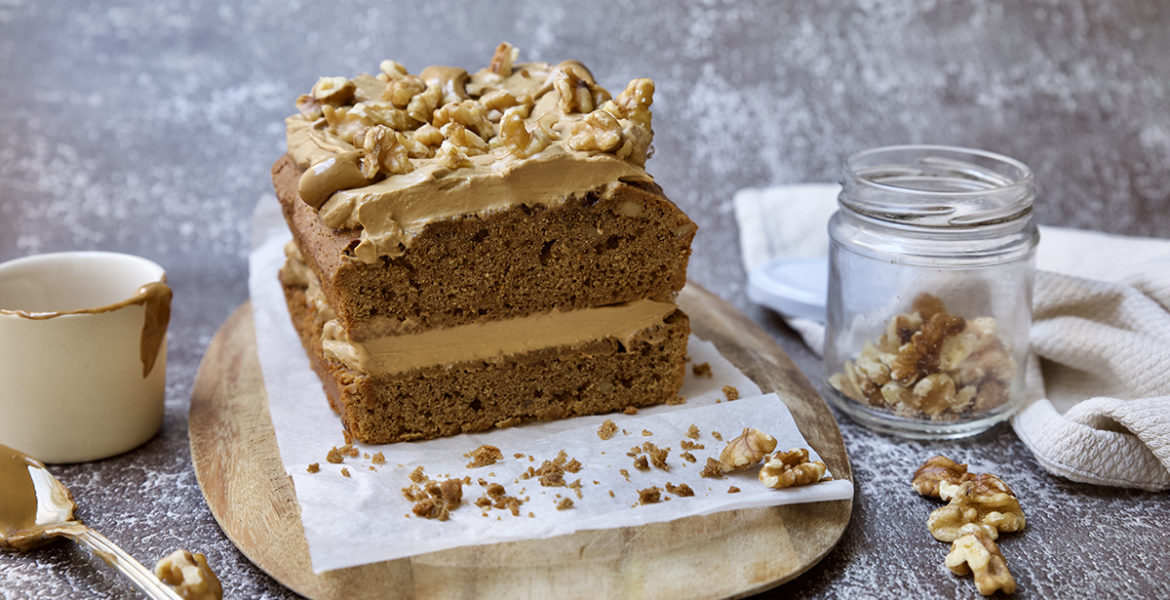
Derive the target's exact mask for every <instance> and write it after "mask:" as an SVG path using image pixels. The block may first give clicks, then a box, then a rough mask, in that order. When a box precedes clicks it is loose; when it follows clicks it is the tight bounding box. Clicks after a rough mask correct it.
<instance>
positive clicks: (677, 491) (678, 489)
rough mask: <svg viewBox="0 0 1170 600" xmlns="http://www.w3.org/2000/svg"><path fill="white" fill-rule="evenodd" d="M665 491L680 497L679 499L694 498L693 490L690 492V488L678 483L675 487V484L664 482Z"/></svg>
mask: <svg viewBox="0 0 1170 600" xmlns="http://www.w3.org/2000/svg"><path fill="white" fill-rule="evenodd" d="M666 491H667V492H668V493H671V494H674V495H675V496H680V497H686V496H694V495H695V490H692V489H691V486H689V485H687V484H685V483H680V484H678V485H675V484H673V483H671V482H669V481H668V482H666Z"/></svg>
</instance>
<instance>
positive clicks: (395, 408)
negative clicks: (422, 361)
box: [284, 283, 690, 444]
mask: <svg viewBox="0 0 1170 600" xmlns="http://www.w3.org/2000/svg"><path fill="white" fill-rule="evenodd" d="M284 292H285V297H286V299H287V300H288V307H289V313H290V314H291V316H292V321H293V325H294V326H295V327H296V330H297V333H298V334H299V335H300V337H301V343H302V344H303V345H304V347H305V350H306V352H307V353H308V355H309V358H310V361H311V362H312V365H313V370H314V371H316V373H317V375H318V376H319V377H320V378H321V382H322V384H323V387H324V389H325V393H326V395H327V396H328V397H329V403H330V405H331V406H332V407H333V410H334V411H335V412H337V413H338V415H340V417H341V422H342V425H343V426H344V428H345V437H346V441H354V440H356V441H360V442H363V443H368V444H385V443H391V442H400V441H407V440H422V439H432V438H436V437H443V436H448V435H455V434H459V433H467V432H473V431H484V430H487V429H491V428H494V427H509V426H512V425H519V424H521V423H525V422H529V421H550V420H555V419H563V418H567V417H575V416H581V415H592V414H601V413H607V412H613V411H619V410H623V409H625V408H626V407H630V406H633V407H643V406H650V405H653V404H661V403H663V402H667V401H670V400H673V399H675V398H676V397H677V395H678V390H679V388H681V387H682V382H683V375H684V373H685V370H686V364H685V360H686V350H687V338H688V336H689V335H690V321H689V319H688V318H687V316H686V314H685V313H683V312H682V311H681V310H676V311H675V312H673V313H671V314H670V315H669V316H668V317H666V319H664V321H663V322H662V323H661V324H660V325H654V326H651V327H648V328H646V329H644V330H642V331H640V332H638V333H637V334H635V335H634V336H633V337H632V338H629V339H628V340H626V343H624V344H623V343H622V342H620V341H618V340H616V339H612V338H602V339H597V340H593V341H590V342H586V343H581V344H573V345H568V346H552V347H548V348H542V349H538V350H534V351H529V352H522V353H517V354H512V355H506V356H503V357H499V358H495V359H491V360H476V361H466V362H461V363H456V364H451V365H435V366H430V367H424V368H417V369H412V370H409V371H404V372H401V373H396V374H391V375H368V374H365V373H362V372H359V371H355V370H353V369H351V368H349V367H347V366H345V365H343V364H341V363H339V362H336V361H333V360H330V359H328V358H326V357H325V356H324V354H323V352H322V346H321V329H322V325H323V322H324V319H322V318H320V317H319V316H318V315H317V314H316V308H315V306H314V305H313V304H312V303H310V302H308V301H307V299H306V295H305V288H304V287H300V286H297V285H289V284H287V283H285V284H284Z"/></svg>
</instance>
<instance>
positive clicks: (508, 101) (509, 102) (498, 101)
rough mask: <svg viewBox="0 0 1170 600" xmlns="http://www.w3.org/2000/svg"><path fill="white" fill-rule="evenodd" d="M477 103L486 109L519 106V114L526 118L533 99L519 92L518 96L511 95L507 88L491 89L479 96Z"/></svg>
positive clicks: (503, 108)
mask: <svg viewBox="0 0 1170 600" xmlns="http://www.w3.org/2000/svg"><path fill="white" fill-rule="evenodd" d="M479 103H480V104H482V105H483V106H484V108H486V109H488V110H501V111H502V110H505V109H508V108H512V107H514V106H515V107H520V109H521V111H522V112H521V116H523V117H525V118H527V117H528V113H529V112H530V111H531V110H532V106H533V104H534V103H533V101H532V96H529V95H528V94H521V95H520V97H519V98H517V97H516V96H513V95H512V92H509V91H508V90H493V91H490V92H488V93H486V94H484V95H483V96H480V98H479Z"/></svg>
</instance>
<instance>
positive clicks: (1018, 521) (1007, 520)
mask: <svg viewBox="0 0 1170 600" xmlns="http://www.w3.org/2000/svg"><path fill="white" fill-rule="evenodd" d="M941 492H942V490H940V493H941ZM968 523H975V524H981V525H987V526H988V527H990V530H989V531H990V532H991V533H992V537H993V538H994V537H998V534H999V533H1007V532H1013V531H1020V530H1022V529H1023V528H1024V526H1025V524H1026V523H1025V519H1024V511H1023V510H1022V509H1021V508H1020V502H1019V500H1018V499H1017V498H1016V495H1015V493H1014V492H1012V490H1011V488H1009V487H1008V485H1007V484H1006V483H1004V482H1003V480H1001V479H1000V478H999V477H996V476H995V475H991V474H989V473H981V474H979V475H975V476H974V477H973V478H972V479H971V480H969V481H964V482H963V483H961V484H959V487H958V488H956V489H955V491H954V493H953V496H952V497H951V500H950V503H949V504H947V505H946V506H942V507H940V508H938V509H936V510H935V511H934V512H932V513H930V517H929V519H927V522H926V526H927V528H928V529H930V534H931V535H933V536H934V538H935V539H936V540H938V541H940V542H953V541H955V539H956V538H958V537H959V530H960V529H962V527H963V526H964V525H966V524H968Z"/></svg>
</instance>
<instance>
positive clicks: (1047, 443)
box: [734, 184, 1170, 490]
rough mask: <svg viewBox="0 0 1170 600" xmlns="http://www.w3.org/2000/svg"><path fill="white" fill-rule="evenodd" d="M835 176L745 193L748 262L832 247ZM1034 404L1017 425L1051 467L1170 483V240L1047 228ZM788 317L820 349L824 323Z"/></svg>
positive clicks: (1090, 477) (1103, 480)
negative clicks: (829, 229) (830, 225)
mask: <svg viewBox="0 0 1170 600" xmlns="http://www.w3.org/2000/svg"><path fill="white" fill-rule="evenodd" d="M839 190H840V187H839V186H838V185H835V184H805V185H794V186H780V187H773V188H766V189H745V190H740V191H739V192H737V193H736V195H735V199H734V207H735V216H736V222H737V223H738V225H739V235H740V250H741V252H742V258H743V263H744V268H745V269H747V270H748V271H751V270H752V269H753V268H756V267H758V266H760V265H762V264H764V263H766V262H767V261H769V260H772V259H775V258H782V257H783V258H790V257H791V258H797V257H817V256H825V255H826V254H827V253H828V233H827V224H828V220H829V217H830V216H831V215H832V213H833V212H834V211H835V210H836V209H837V200H836V198H837V192H838V191H839ZM1040 240H1041V241H1040V246H1039V247H1038V249H1037V254H1036V266H1037V273H1036V280H1035V293H1034V297H1033V312H1032V331H1031V336H1030V337H1031V347H1032V348H1031V349H1032V355H1031V357H1030V360H1029V365H1028V373H1027V380H1028V384H1027V388H1028V389H1027V394H1026V395H1027V399H1026V403H1025V406H1024V407H1023V408H1022V409H1021V410H1020V411H1019V412H1018V413H1017V414H1016V415H1015V416H1014V417H1013V418H1012V427H1013V428H1014V429H1015V431H1016V434H1017V435H1019V437H1020V439H1021V440H1022V441H1023V442H1024V444H1025V445H1027V446H1028V448H1029V449H1030V450H1031V451H1032V453H1033V454H1034V455H1035V456H1036V459H1037V460H1038V461H1039V462H1040V464H1041V465H1043V466H1044V468H1046V469H1048V470H1049V471H1050V472H1052V473H1054V474H1057V475H1061V476H1064V477H1067V478H1069V479H1072V480H1075V481H1081V482H1085V483H1092V484H1097V485H1112V486H1121V487H1131V488H1139V489H1145V490H1165V489H1170V240H1163V239H1153V238H1133V237H1122V236H1115V235H1108V234H1103V233H1097V232H1089V231H1079V230H1073V229H1064V228H1058V227H1041V228H1040ZM788 323H789V325H790V326H792V327H793V329H795V330H796V331H797V332H799V333H800V334H801V336H802V337H803V338H804V340H805V343H807V344H808V345H809V348H810V349H812V350H813V351H814V352H817V353H820V352H821V351H822V350H823V345H824V327H823V326H822V325H821V324H820V323H816V322H813V321H808V320H805V319H789V320H788Z"/></svg>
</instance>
